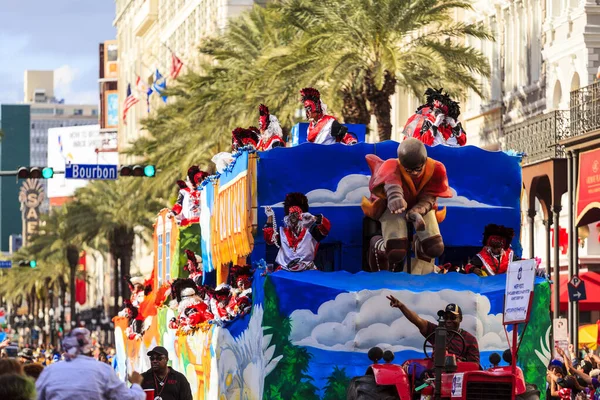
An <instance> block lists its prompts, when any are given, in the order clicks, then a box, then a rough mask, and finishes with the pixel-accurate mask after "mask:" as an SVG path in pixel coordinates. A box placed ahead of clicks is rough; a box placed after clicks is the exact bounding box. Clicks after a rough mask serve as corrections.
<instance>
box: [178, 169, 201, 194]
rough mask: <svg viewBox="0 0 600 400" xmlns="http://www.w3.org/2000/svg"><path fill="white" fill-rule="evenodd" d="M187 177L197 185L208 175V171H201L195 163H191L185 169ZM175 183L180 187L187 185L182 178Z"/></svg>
mask: <svg viewBox="0 0 600 400" xmlns="http://www.w3.org/2000/svg"><path fill="white" fill-rule="evenodd" d="M187 177H188V179H189V180H190V182H192V184H193V185H194V186H198V185H199V184H200V183H201V182H202V181H203V180H204V179H206V178H207V177H208V172H204V171H202V170H201V169H200V167H198V166H197V165H192V166H191V167H189V168H188V170H187ZM177 185H178V186H179V187H180V188H181V189H184V188H186V187H187V185H186V183H185V182H184V181H182V180H178V181H177Z"/></svg>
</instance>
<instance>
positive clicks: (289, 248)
mask: <svg viewBox="0 0 600 400" xmlns="http://www.w3.org/2000/svg"><path fill="white" fill-rule="evenodd" d="M283 209H284V214H285V217H284V219H283V221H284V226H282V227H279V229H277V226H276V222H275V219H274V215H275V214H274V212H273V209H272V208H271V207H265V214H266V215H267V223H266V224H265V226H264V228H263V234H264V238H265V242H266V243H267V244H268V245H274V246H277V247H278V248H279V252H278V253H277V257H276V258H275V264H276V266H277V267H278V268H281V269H285V270H288V271H305V270H311V269H317V267H316V266H315V262H314V261H315V256H316V254H317V248H318V247H319V243H320V242H321V241H322V240H323V239H325V238H326V237H327V235H328V234H329V230H330V228H331V224H330V222H329V220H328V219H327V218H325V217H324V216H323V214H317V215H312V214H310V213H309V212H308V199H307V198H306V196H305V195H304V194H302V193H288V194H287V195H286V196H285V201H284V202H283Z"/></svg>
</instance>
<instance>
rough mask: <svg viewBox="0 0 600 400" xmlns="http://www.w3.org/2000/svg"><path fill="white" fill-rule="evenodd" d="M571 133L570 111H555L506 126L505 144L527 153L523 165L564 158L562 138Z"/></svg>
mask: <svg viewBox="0 0 600 400" xmlns="http://www.w3.org/2000/svg"><path fill="white" fill-rule="evenodd" d="M567 137H569V111H552V112H550V113H547V114H541V115H537V116H535V117H532V118H529V119H527V120H525V121H523V122H521V123H518V124H515V125H512V126H507V127H505V128H504V137H503V138H502V142H503V143H502V145H503V146H502V147H503V149H504V150H514V151H517V152H520V153H524V154H525V155H524V157H523V165H529V164H533V163H537V162H540V161H545V160H549V159H553V158H564V157H565V151H564V147H563V146H561V145H559V144H558V142H559V140H562V139H565V138H567Z"/></svg>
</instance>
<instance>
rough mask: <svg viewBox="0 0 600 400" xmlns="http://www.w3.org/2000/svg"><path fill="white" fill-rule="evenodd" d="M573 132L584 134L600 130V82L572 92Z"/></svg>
mask: <svg viewBox="0 0 600 400" xmlns="http://www.w3.org/2000/svg"><path fill="white" fill-rule="evenodd" d="M570 107H571V132H570V135H569V136H579V135H584V134H586V133H589V132H593V131H597V130H600V82H596V83H593V84H591V85H588V86H585V87H582V88H581V89H577V90H574V91H572V92H571V105H570Z"/></svg>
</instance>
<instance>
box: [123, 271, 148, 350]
mask: <svg viewBox="0 0 600 400" xmlns="http://www.w3.org/2000/svg"><path fill="white" fill-rule="evenodd" d="M123 279H125V281H126V282H127V285H128V286H129V290H130V291H131V296H130V298H129V300H125V301H124V302H123V305H124V306H125V308H124V309H123V310H121V311H120V312H119V316H120V317H127V318H128V320H129V326H128V327H127V329H126V330H125V335H126V336H127V337H128V338H129V339H132V340H133V339H140V338H141V337H142V335H143V334H144V319H145V316H144V315H143V314H142V313H141V312H140V306H141V304H142V302H143V301H144V298H145V297H146V296H147V295H148V294H150V292H152V282H151V281H150V280H148V281H145V280H144V278H143V277H141V276H140V277H134V278H132V277H130V276H129V275H125V276H124V277H123Z"/></svg>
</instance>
